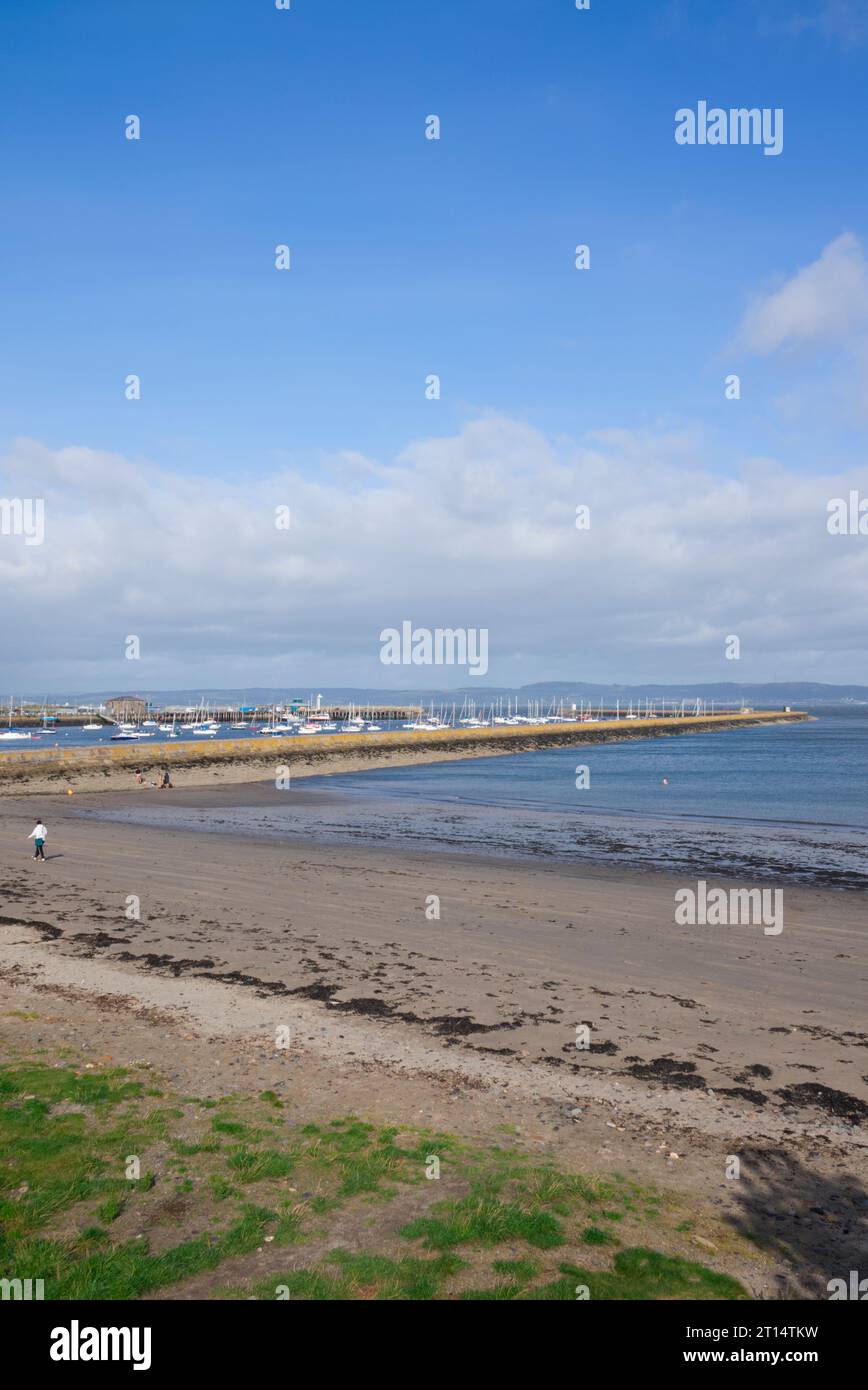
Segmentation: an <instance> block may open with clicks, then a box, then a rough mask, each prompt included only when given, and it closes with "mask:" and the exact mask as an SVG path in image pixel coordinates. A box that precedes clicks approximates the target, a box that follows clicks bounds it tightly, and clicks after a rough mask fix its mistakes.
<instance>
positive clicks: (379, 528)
mask: <svg viewBox="0 0 868 1390" xmlns="http://www.w3.org/2000/svg"><path fill="white" fill-rule="evenodd" d="M847 254H848V253H847V252H846V249H845V253H844V255H845V259H846V256H847ZM824 273H825V272H824ZM807 300H808V301H809V300H810V295H808V296H807ZM799 302H800V303H801V301H799ZM806 315H807V311H806V310H805V311H802V310H799V311H798V312H797V311H796V309H794V308H793V307H792V305H791V306H790V307H789V308H785V309H784V311H783V312H782V313H781V314H780V315H779V316H778V324H779V325H780V324H784V323H785V324H790V325H793V324H797V323H799V324H802V325H804V324H805V323H806V322H807V317H806ZM758 323H759V325H760V326H759V327H758V328H757V329H756V331H757V332H758V333H759V334H760V336H761V337H762V335H763V334H765V335H766V340H771V338H773V337H774V336H775V332H777V333H779V332H780V327H778V329H776V330H774V331H773V330H772V328H771V326H770V324H771V318H767V319H760V320H758ZM702 452H703V444H702V441H701V440H700V439H698V438H694V437H691V436H690V435H677V434H667V433H665V432H650V431H649V432H627V431H616V430H611V431H605V432H599V433H596V434H592V435H589V436H587V437H585V438H584V439H581V440H578V441H573V440H565V439H552V438H549V437H547V436H546V435H544V434H543V433H541V432H540V431H539V430H536V429H534V428H532V427H530V426H529V425H527V424H525V423H522V422H520V421H517V420H513V419H509V418H504V417H483V418H479V419H476V420H474V421H472V422H470V423H468V424H467V425H466V426H465V427H464V428H463V429H462V430H461V431H460V433H457V434H455V435H453V436H450V437H445V438H428V439H420V440H416V441H414V442H412V443H410V444H409V445H408V446H407V448H406V449H405V450H404V451H403V453H402V454H401V455H400V456H399V457H398V458H397V459H395V460H394V461H393V462H389V463H383V462H380V461H376V460H368V459H364V458H361V457H359V456H358V455H351V454H346V455H341V456H339V457H337V458H333V459H330V460H328V461H326V464H325V466H324V467H323V468H322V469H321V470H320V472H319V474H318V476H316V477H312V476H310V475H309V474H302V473H299V472H290V471H287V472H282V473H279V474H276V475H275V476H273V477H272V478H270V479H268V480H267V481H266V482H264V483H255V484H251V483H247V482H242V481H239V482H238V483H228V484H227V482H226V481H225V480H224V479H219V480H218V479H207V478H201V477H196V478H192V477H188V476H181V475H178V474H174V473H171V472H167V471H164V470H161V469H160V468H158V467H156V466H154V465H153V464H150V463H147V462H140V461H137V462H133V461H131V460H129V459H124V458H121V457H118V456H115V455H107V454H102V453H99V452H97V451H94V450H91V449H88V448H82V447H76V448H64V449H59V450H52V449H50V448H48V447H46V446H45V445H43V444H40V443H38V442H35V441H28V440H23V441H18V442H17V443H16V444H15V445H14V446H13V447H12V448H11V449H10V451H9V453H8V455H7V457H6V458H5V459H4V460H3V463H2V466H0V479H2V494H3V495H4V496H7V497H11V496H21V497H29V496H41V497H44V498H45V514H46V520H45V532H46V534H45V541H44V543H43V544H42V545H41V546H26V545H25V544H24V542H23V538H22V537H20V536H14V535H12V536H8V535H7V536H0V580H2V592H3V602H2V640H3V651H4V655H5V662H4V668H5V675H6V680H5V682H4V684H5V685H6V686H8V687H9V689H10V690H15V691H16V692H18V693H24V692H25V691H27V692H34V691H38V690H43V689H44V690H46V691H47V690H59V689H68V690H83V689H93V688H107V687H116V688H117V689H125V690H129V689H135V688H140V689H147V688H170V687H172V686H179V687H180V686H195V685H197V684H202V685H206V684H207V685H211V686H215V685H223V686H239V685H245V684H269V685H276V686H285V687H292V688H295V687H296V686H301V685H302V684H303V687H304V689H306V688H307V685H308V684H309V683H311V682H319V683H321V684H329V685H338V684H357V685H368V686H382V687H386V686H388V685H392V686H406V685H408V684H413V685H416V686H424V685H426V684H428V685H434V684H437V685H442V684H446V683H449V684H452V683H454V684H459V683H464V684H466V683H467V682H466V678H465V676H464V675H463V674H462V673H461V672H458V671H443V670H437V671H431V672H426V671H425V670H423V669H420V668H409V669H406V670H405V669H403V668H395V667H386V666H383V665H382V664H381V663H380V660H379V652H380V642H379V633H380V631H381V630H382V629H383V628H386V627H399V626H400V624H401V622H402V621H403V620H405V619H409V620H411V621H412V622H413V623H414V624H416V625H423V626H427V627H430V628H432V629H433V628H436V627H465V628H480V627H485V628H487V629H488V631H489V634H490V637H489V645H490V671H489V680H490V682H491V683H492V684H507V683H511V682H515V683H518V682H524V681H533V680H539V679H544V678H563V677H574V678H577V679H590V680H636V681H638V680H661V681H662V680H699V679H734V680H739V679H744V680H755V679H757V680H767V679H786V678H798V679H800V678H805V679H829V680H868V658H866V655H865V632H866V623H865V613H864V594H865V592H866V581H868V538H865V537H859V536H854V537H849V536H843V537H842V536H830V535H829V533H828V531H827V529H826V516H827V510H826V509H827V503H828V500H829V499H830V498H831V497H836V496H846V495H847V493H848V490H849V489H850V488H861V492H862V495H863V496H864V495H868V468H866V467H861V468H857V469H854V470H853V471H852V473H849V474H847V475H840V476H837V477H821V476H817V477H813V478H812V477H806V476H805V475H804V474H803V473H799V474H797V473H794V472H790V471H788V470H787V469H786V468H785V467H784V466H783V465H781V464H780V463H777V462H775V461H773V460H766V459H754V460H745V461H744V463H743V465H742V466H741V468H740V469H739V471H738V475H737V476H736V477H729V476H727V477H723V476H720V475H719V474H716V473H714V472H713V471H712V470H711V469H710V468H709V467H708V466H707V465H705V464H704V463H703V459H702ZM579 506H587V507H589V508H590V517H591V524H590V527H589V529H587V530H579V529H577V528H576V524H575V521H576V508H577V507H579ZM280 507H289V508H290V517H291V523H290V527H289V529H288V530H284V529H279V528H278V526H277V525H276V524H275V509H276V508H280ZM730 634H736V635H738V636H739V637H740V639H741V649H742V659H741V661H739V662H732V661H727V660H725V658H724V640H725V638H726V637H727V636H729V635H730ZM129 635H136V636H138V637H139V639H140V642H141V660H140V661H128V660H126V659H125V658H124V642H125V639H126V637H128V636H129Z"/></svg>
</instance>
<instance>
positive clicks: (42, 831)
mask: <svg viewBox="0 0 868 1390" xmlns="http://www.w3.org/2000/svg"><path fill="white" fill-rule="evenodd" d="M27 838H28V840H35V841H36V848H35V849H34V851H33V858H34V859H44V858H45V855H44V854H43V852H42V846H43V845H44V844H45V841H46V839H47V838H48V831H47V830H46V828H45V826H44V825H43V824H42V821H41V820H40V821H37V822H36V825H35V826H34V827H33V829H32V830H31V832H30V834H29V835H28V836H27Z"/></svg>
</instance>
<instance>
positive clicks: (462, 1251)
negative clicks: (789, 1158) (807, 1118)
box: [0, 1057, 746, 1301]
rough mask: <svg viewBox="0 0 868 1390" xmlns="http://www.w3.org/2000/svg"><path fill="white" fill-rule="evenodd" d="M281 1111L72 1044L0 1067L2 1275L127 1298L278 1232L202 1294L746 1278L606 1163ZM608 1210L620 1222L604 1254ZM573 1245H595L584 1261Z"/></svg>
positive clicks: (657, 1285)
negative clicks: (695, 1243)
mask: <svg viewBox="0 0 868 1390" xmlns="http://www.w3.org/2000/svg"><path fill="white" fill-rule="evenodd" d="M291 1121H292V1108H291V1102H290V1101H281V1100H280V1099H279V1098H278V1097H277V1095H276V1093H274V1092H272V1091H263V1092H260V1093H259V1094H258V1095H250V1096H248V1097H244V1096H238V1095H233V1096H228V1097H219V1098H208V1099H206V1100H203V1099H201V1098H199V1097H191V1096H177V1095H174V1094H172V1093H171V1091H170V1090H169V1089H165V1090H161V1089H159V1078H155V1077H153V1076H146V1079H145V1080H142V1079H141V1078H140V1076H139V1075H134V1074H131V1073H128V1072H126V1071H124V1070H123V1069H120V1068H107V1067H92V1066H90V1065H88V1066H87V1067H82V1066H76V1065H75V1060H74V1058H72V1057H69V1058H67V1060H65V1061H64V1063H63V1064H62V1065H54V1066H51V1065H48V1064H45V1063H36V1062H33V1061H30V1060H25V1061H23V1062H20V1063H17V1064H12V1063H10V1064H8V1065H5V1066H0V1274H2V1275H4V1277H20V1278H38V1279H42V1280H44V1283H45V1297H46V1299H100V1300H103V1299H105V1300H122V1299H134V1298H141V1297H146V1296H147V1295H148V1294H150V1293H153V1292H155V1291H156V1290H158V1289H162V1288H165V1287H167V1286H169V1285H172V1284H174V1283H177V1282H178V1281H181V1280H185V1279H189V1278H192V1277H194V1276H196V1275H204V1274H209V1275H210V1276H211V1277H210V1279H209V1281H208V1283H207V1287H208V1288H209V1289H211V1290H217V1289H218V1288H219V1287H220V1285H219V1284H218V1278H219V1271H220V1267H221V1266H222V1265H223V1263H224V1261H226V1260H229V1259H232V1258H234V1257H239V1256H244V1255H248V1254H250V1253H252V1252H254V1251H260V1250H262V1251H264V1250H265V1249H267V1247H268V1246H273V1247H275V1249H276V1248H278V1247H281V1246H289V1245H292V1246H294V1247H296V1255H295V1259H294V1262H293V1267H292V1268H290V1269H288V1270H287V1272H286V1273H285V1274H283V1275H281V1276H278V1275H275V1276H274V1277H273V1278H272V1277H269V1278H267V1279H261V1280H260V1281H259V1282H258V1283H255V1284H253V1285H250V1286H244V1287H240V1286H239V1287H238V1288H230V1289H223V1290H222V1292H221V1293H220V1294H219V1296H223V1297H245V1298H247V1297H250V1296H254V1297H260V1298H263V1299H276V1298H292V1299H302V1300H314V1301H336V1300H342V1301H346V1300H353V1301H355V1300H362V1301H364V1300H375V1301H430V1300H470V1301H487V1300H491V1301H514V1300H518V1301H524V1300H528V1299H532V1300H536V1299H552V1300H555V1301H557V1300H560V1299H566V1298H569V1299H571V1300H574V1299H575V1298H576V1296H577V1295H576V1288H577V1286H583V1287H584V1286H586V1287H587V1288H588V1290H589V1293H590V1296H591V1297H592V1298H617V1299H631V1298H667V1299H668V1298H742V1297H745V1296H746V1295H745V1293H744V1290H743V1289H742V1288H741V1287H740V1285H739V1284H738V1283H737V1282H736V1281H735V1280H733V1279H731V1278H729V1277H728V1276H727V1275H724V1274H720V1273H717V1272H715V1271H713V1270H710V1269H707V1268H706V1267H705V1266H703V1265H700V1264H696V1263H693V1262H691V1261H690V1260H684V1259H681V1258H680V1257H679V1253H678V1251H677V1249H676V1252H675V1253H672V1252H671V1249H668V1250H666V1251H665V1252H663V1251H660V1250H656V1249H649V1248H648V1243H647V1227H646V1225H645V1224H644V1223H646V1222H647V1216H646V1215H645V1213H646V1212H649V1211H653V1212H654V1217H655V1231H656V1235H657V1238H656V1239H655V1242H654V1243H655V1244H666V1243H667V1242H677V1241H678V1240H679V1236H678V1233H677V1227H676V1224H675V1223H676V1221H680V1222H681V1224H682V1225H683V1226H685V1227H686V1226H687V1222H686V1221H685V1217H686V1216H687V1215H688V1209H687V1208H686V1205H685V1204H682V1205H681V1207H680V1209H679V1208H678V1207H677V1204H676V1205H673V1203H672V1199H670V1198H668V1197H667V1198H665V1199H664V1198H661V1196H660V1195H659V1194H658V1193H657V1192H655V1191H654V1190H653V1189H652V1188H648V1189H644V1188H640V1187H638V1186H637V1185H636V1184H635V1183H632V1182H630V1181H628V1180H627V1179H626V1178H624V1177H621V1176H615V1177H608V1178H605V1179H600V1178H595V1177H593V1176H592V1175H586V1174H569V1173H563V1172H560V1171H559V1170H558V1169H556V1168H555V1167H554V1166H553V1165H552V1164H551V1163H540V1162H538V1161H536V1160H531V1159H529V1158H528V1156H527V1155H526V1154H525V1153H523V1152H521V1151H517V1150H515V1149H512V1148H509V1147H504V1146H503V1142H502V1141H501V1142H498V1143H493V1144H488V1145H486V1144H484V1143H479V1144H474V1145H469V1144H462V1143H460V1142H459V1141H457V1140H456V1139H455V1138H453V1137H451V1136H449V1135H446V1134H442V1133H435V1132H430V1131H425V1130H416V1129H412V1128H400V1127H398V1126H383V1125H376V1124H372V1123H369V1122H368V1121H366V1120H364V1119H360V1118H359V1117H358V1116H352V1115H351V1116H345V1117H341V1118H336V1119H333V1120H329V1121H326V1122H323V1123H319V1124H308V1125H305V1126H304V1127H300V1126H298V1125H293V1124H292V1122H291ZM435 1158H436V1159H437V1160H438V1163H437V1164H433V1163H432V1160H433V1159H435ZM435 1172H437V1173H439V1181H437V1179H436V1178H435V1177H434V1176H433V1175H434V1173H435ZM441 1193H442V1194H443V1195H442V1196H441ZM399 1196H400V1198H401V1208H400V1210H401V1213H402V1216H401V1218H400V1219H399V1218H398V1217H397V1216H395V1217H394V1218H392V1219H391V1221H390V1219H389V1209H390V1204H391V1203H392V1202H393V1201H394V1200H395V1199H396V1198H397V1197H399ZM408 1212H409V1216H408ZM337 1218H339V1220H340V1222H341V1225H340V1227H339V1228H338V1227H337V1224H336V1219H337ZM607 1222H608V1223H614V1222H618V1223H619V1235H621V1236H623V1237H624V1239H623V1247H624V1248H618V1249H617V1251H612V1252H611V1253H610V1250H609V1248H608V1247H613V1246H619V1241H618V1240H617V1239H616V1237H615V1235H614V1234H613V1233H612V1232H611V1231H610V1230H608V1229H606V1224H605V1223H607ZM348 1227H349V1229H350V1230H352V1231H353V1233H354V1239H355V1242H356V1244H357V1246H359V1247H360V1248H359V1249H353V1250H348V1249H343V1248H341V1249H337V1250H334V1251H332V1252H331V1253H330V1254H329V1255H328V1256H327V1257H325V1258H323V1259H321V1260H318V1261H313V1260H309V1261H307V1262H305V1260H304V1243H305V1242H306V1241H309V1240H311V1239H312V1238H316V1239H318V1240H325V1241H326V1245H328V1238H329V1236H330V1234H331V1233H333V1232H334V1231H336V1230H337V1229H340V1230H341V1239H342V1240H346V1236H345V1235H344V1232H345V1231H346V1229H347V1228H348ZM637 1236H638V1237H639V1239H637ZM681 1239H682V1240H683V1237H682V1238H681ZM588 1246H594V1247H599V1248H600V1251H599V1254H597V1255H595V1256H594V1259H592V1257H591V1253H590V1251H586V1255H583V1254H582V1250H583V1247H588ZM368 1247H370V1248H368ZM259 1258H260V1257H257V1259H259ZM585 1258H587V1259H588V1260H589V1261H591V1262H592V1263H594V1262H595V1261H596V1262H600V1261H602V1262H603V1263H604V1264H605V1267H604V1268H595V1269H586V1268H585V1267H584V1265H585ZM278 1267H279V1264H278ZM211 1272H215V1273H214V1274H211ZM238 1277H240V1278H242V1279H243V1264H242V1273H241V1275H240V1276H238Z"/></svg>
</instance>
